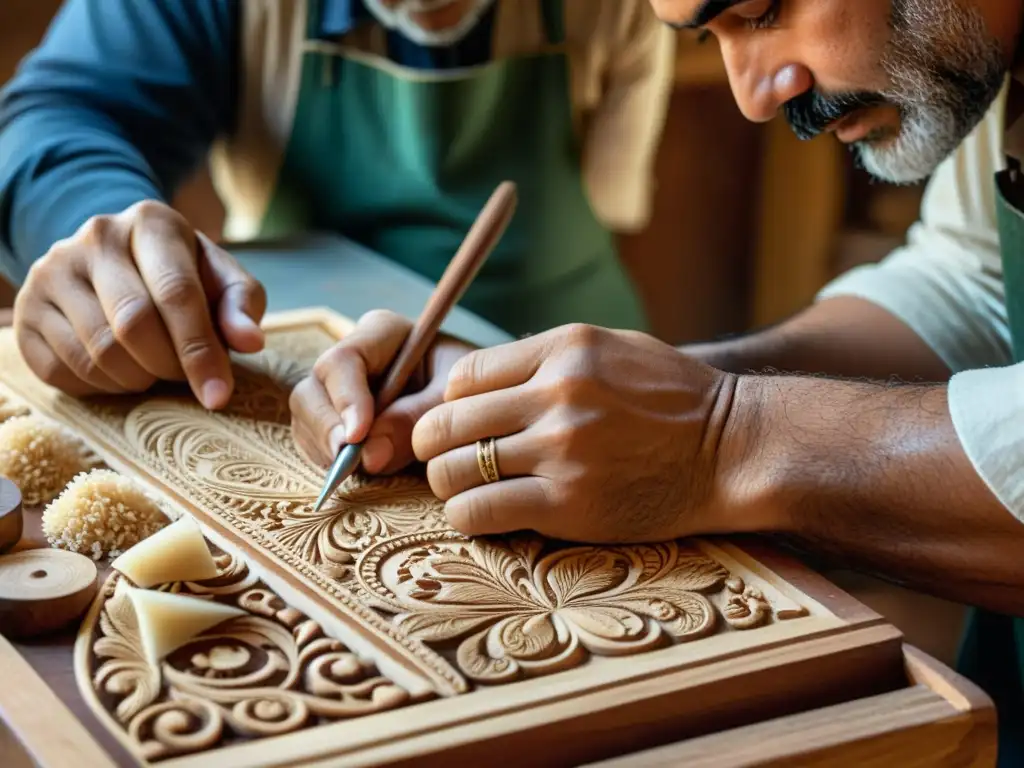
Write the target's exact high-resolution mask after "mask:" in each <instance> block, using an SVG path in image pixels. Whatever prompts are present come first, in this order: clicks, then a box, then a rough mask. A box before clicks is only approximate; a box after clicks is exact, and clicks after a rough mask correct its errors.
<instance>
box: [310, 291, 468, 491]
mask: <svg viewBox="0 0 1024 768" xmlns="http://www.w3.org/2000/svg"><path fill="white" fill-rule="evenodd" d="M411 330H412V323H410V322H409V321H408V320H406V319H405V318H404V317H402V316H400V315H397V314H395V313H393V312H388V311H385V310H376V311H373V312H369V313H367V314H366V315H364V316H363V317H362V319H360V321H359V323H358V324H357V325H356V327H355V329H354V330H353V331H352V332H351V333H350V334H348V335H347V336H346V337H345V338H344V339H343V340H342V341H340V342H339V343H338V344H336V345H335V346H334V347H332V348H331V349H329V350H328V351H327V352H325V353H324V354H323V355H321V357H320V359H319V360H317V362H316V365H315V366H314V367H313V372H312V373H311V374H310V375H309V376H307V377H306V378H305V379H303V380H302V381H301V382H299V384H298V385H297V386H296V387H295V389H294V390H293V392H292V396H291V402H290V407H291V412H292V434H293V435H294V436H295V440H296V442H297V443H298V445H299V448H300V449H301V450H302V451H303V453H305V454H306V456H307V457H308V458H309V459H310V460H311V461H313V462H314V463H315V464H318V465H320V466H323V467H326V466H329V465H330V464H331V462H333V461H334V457H335V456H336V455H337V453H338V451H339V450H340V448H341V446H342V444H344V443H346V442H353V443H355V442H359V441H360V440H363V439H364V438H368V439H367V440H366V444H365V445H364V447H363V455H362V463H363V469H364V470H365V471H366V472H368V473H370V474H385V473H391V472H397V471H398V470H400V469H402V468H404V467H406V466H407V465H409V464H410V463H412V462H413V461H414V460H415V456H414V455H413V452H412V429H413V426H414V425H415V424H416V421H417V419H419V418H420V416H422V415H423V414H424V413H426V412H427V411H428V410H429V409H430V408H432V407H434V406H435V405H438V404H439V403H441V402H442V400H443V398H444V388H445V384H446V382H447V381H448V372H449V371H450V370H451V368H452V366H453V365H454V364H455V363H456V362H457V361H458V360H459V359H460V358H461V357H463V356H464V355H466V354H467V353H468V352H470V351H472V347H469V346H467V345H465V344H462V343H460V342H457V341H454V340H451V339H447V338H442V339H439V340H438V341H437V342H436V343H435V344H434V346H433V348H432V349H431V351H430V353H429V354H428V356H427V360H426V366H425V367H424V369H423V374H424V375H423V376H420V377H418V379H419V380H413V381H410V384H409V387H407V389H408V390H410V391H412V394H409V395H406V396H404V397H400V398H399V399H398V400H396V401H395V402H394V403H392V404H391V405H390V406H389V407H388V408H387V409H386V410H385V411H384V412H383V413H382V414H380V416H378V417H377V418H376V419H375V418H374V396H373V394H372V393H371V389H370V382H371V381H373V382H374V383H375V384H379V383H380V381H381V380H382V378H383V376H384V374H385V372H386V371H387V370H388V368H390V366H391V363H392V361H393V360H394V359H395V357H396V356H397V355H398V350H399V349H400V348H401V346H402V344H403V342H404V341H405V339H406V337H407V336H408V335H409V331H411Z"/></svg>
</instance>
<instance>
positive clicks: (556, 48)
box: [260, 0, 646, 336]
mask: <svg viewBox="0 0 1024 768" xmlns="http://www.w3.org/2000/svg"><path fill="white" fill-rule="evenodd" d="M523 4H524V6H525V5H526V3H525V2H524V3H523ZM309 7H310V9H311V10H310V12H309V19H308V37H309V40H307V46H306V51H305V53H304V59H303V62H302V80H301V86H300V90H299V96H298V104H297V106H296V113H295V121H294V127H293V129H292V135H291V138H290V142H289V145H288V147H287V149H286V152H285V156H284V161H283V166H282V170H281V174H280V177H279V178H280V180H279V182H278V187H277V190H276V192H275V195H274V197H273V199H272V200H271V203H270V206H269V207H268V210H267V214H266V216H265V219H264V221H263V223H262V232H261V233H260V235H261V236H263V237H267V236H274V235H280V234H284V233H288V232H294V231H296V230H301V229H310V228H313V229H321V230H322V229H328V230H332V231H337V232H340V233H342V234H344V235H346V236H347V237H350V238H351V239H353V240H355V241H356V242H359V243H361V244H363V245H365V246H366V247H368V248H370V249H371V250H373V251H376V252H377V253H380V254H382V255H384V256H386V257H387V258H390V259H393V260H394V261H397V262H399V263H401V264H403V265H404V266H406V267H409V268H410V269H412V270H414V271H416V272H418V273H420V274H421V275H424V276H425V277H427V278H429V279H431V280H433V281H437V280H438V279H439V278H440V277H441V274H442V272H443V271H444V269H445V267H446V266H447V264H448V262H449V260H450V259H451V258H452V256H454V254H455V252H456V250H458V247H459V244H460V243H461V241H462V238H463V237H464V236H465V234H466V232H467V230H468V229H469V228H470V226H471V225H472V223H473V220H474V219H475V217H476V215H477V214H478V213H479V211H480V209H481V208H482V207H483V205H484V203H485V202H486V201H487V199H488V197H489V196H490V195H491V193H492V192H493V191H494V188H495V187H496V186H497V185H498V184H499V183H500V182H501V181H503V180H505V179H510V180H512V181H514V182H516V184H517V185H518V187H519V204H518V208H517V211H516V215H515V217H514V218H513V220H512V223H511V225H510V226H509V228H508V230H507V232H506V234H505V236H504V238H503V240H502V241H501V243H500V244H499V245H498V247H497V248H496V249H495V251H494V252H493V253H492V254H491V256H490V258H489V259H488V261H487V263H486V264H485V265H484V267H483V269H482V270H481V271H480V273H479V275H478V277H477V278H476V280H475V281H474V283H473V285H472V286H471V287H470V289H469V291H467V293H466V295H465V297H464V298H463V300H462V302H461V304H462V306H464V307H465V308H467V309H469V310H470V311H472V312H475V313H476V314H478V315H480V316H482V317H484V318H486V319H487V320H490V321H491V322H492V323H494V324H495V325H497V326H499V327H501V328H503V329H504V330H506V331H507V332H509V333H510V334H513V335H516V336H519V335H523V334H527V333H537V332H540V331H544V330H546V329H548V328H551V327H554V326H557V325H563V324H565V323H568V322H586V323H592V324H596V325H603V326H609V327H615V328H629V329H634V330H645V329H646V318H645V316H644V312H643V309H642V306H641V303H640V300H639V297H638V295H637V292H636V290H635V287H634V286H633V284H632V283H631V281H630V279H629V277H628V276H627V274H626V272H625V270H624V269H623V267H622V265H621V262H620V261H619V258H618V253H617V251H616V247H615V243H614V239H613V237H612V235H611V234H610V233H609V232H608V231H607V230H606V229H605V228H604V227H603V226H602V225H601V224H600V223H599V222H598V221H597V219H596V217H595V215H594V213H593V210H592V209H591V207H590V204H589V202H588V200H587V198H586V194H585V192H584V183H583V179H582V175H581V161H580V156H581V151H580V147H579V142H578V141H577V137H576V136H575V131H574V126H573V119H572V109H571V100H570V83H569V63H568V57H567V56H566V52H565V48H566V44H565V31H564V20H563V10H562V2H561V0H540V9H541V12H542V17H543V20H544V26H545V30H546V34H547V40H548V43H549V45H548V46H547V48H546V49H545V50H544V51H543V52H542V53H539V54H537V55H533V56H526V57H522V58H515V59H509V60H501V61H494V62H490V63H488V64H485V65H483V66H477V67H467V68H463V69H457V70H441V71H433V70H431V71H423V70H418V69H411V68H406V67H402V66H399V65H397V64H394V63H391V62H386V61H378V60H377V59H376V58H375V57H371V56H368V55H363V54H358V53H355V54H350V53H347V52H346V51H345V49H343V48H341V47H340V46H334V47H329V46H328V47H326V48H325V45H324V43H323V42H322V41H316V40H315V39H314V38H315V37H316V35H317V32H318V30H319V15H320V14H319V3H318V2H316V0H310V2H309Z"/></svg>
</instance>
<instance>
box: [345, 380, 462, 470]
mask: <svg viewBox="0 0 1024 768" xmlns="http://www.w3.org/2000/svg"><path fill="white" fill-rule="evenodd" d="M442 386H443V383H441V382H438V383H435V384H433V385H431V386H430V387H428V388H427V389H424V390H423V391H422V392H417V393H416V394H414V395H408V396H407V397H403V398H401V399H399V400H396V401H395V402H394V403H393V404H392V405H391V406H390V407H389V408H387V409H386V410H385V411H384V412H383V413H381V415H380V416H378V417H377V418H376V420H375V421H374V422H373V428H372V429H371V430H370V434H369V437H368V439H367V441H366V446H365V447H364V448H363V469H365V470H366V471H367V472H368V473H369V474H372V475H373V474H381V475H389V474H393V473H395V472H398V471H400V470H402V469H405V468H406V467H408V466H409V465H410V464H412V463H413V462H414V461H415V460H416V454H415V453H413V450H412V432H413V429H414V428H415V427H416V423H417V422H418V421H419V420H420V419H421V418H422V417H423V414H425V413H427V412H428V411H429V410H430V409H431V408H433V407H435V406H437V405H438V404H439V403H440V402H441V397H442Z"/></svg>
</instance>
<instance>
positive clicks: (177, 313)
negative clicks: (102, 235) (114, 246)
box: [131, 216, 234, 410]
mask: <svg viewBox="0 0 1024 768" xmlns="http://www.w3.org/2000/svg"><path fill="white" fill-rule="evenodd" d="M131 243H132V255H133V258H134V260H135V264H136V265H137V266H138V268H139V274H140V275H141V276H142V280H143V282H144V283H145V284H146V287H147V289H148V290H149V294H150V295H151V296H152V297H153V300H154V301H155V302H156V307H157V310H158V311H159V313H160V316H161V318H162V319H163V321H164V325H165V326H166V327H167V330H168V332H169V333H170V335H171V340H172V341H173V343H174V348H175V353H176V356H177V358H178V361H179V363H180V364H181V368H182V370H183V371H184V372H185V377H186V378H187V379H188V382H189V385H190V386H191V387H192V391H193V392H194V393H195V395H196V397H197V398H198V399H199V402H201V403H202V404H203V406H204V407H206V408H209V409H211V410H216V409H219V408H223V407H224V406H225V405H227V402H228V400H229V399H230V397H231V390H232V388H233V386H234V377H233V375H232V373H231V366H230V361H229V359H228V354H227V351H226V350H225V349H224V346H223V345H222V344H221V342H220V339H219V338H218V337H217V333H216V331H215V330H214V326H213V320H212V319H211V317H210V310H209V306H208V305H207V302H206V294H205V292H204V290H203V286H202V283H201V281H200V279H199V270H198V268H197V266H196V254H195V248H196V247H197V241H196V239H195V237H193V236H190V235H187V234H186V232H185V229H184V228H183V227H182V226H181V225H179V224H177V223H176V222H175V221H174V220H173V219H168V218H167V217H165V216H159V217H156V216H154V217H149V218H145V217H141V218H140V219H139V222H138V223H137V224H136V226H135V227H133V229H132V241H131Z"/></svg>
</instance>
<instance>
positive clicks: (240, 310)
mask: <svg viewBox="0 0 1024 768" xmlns="http://www.w3.org/2000/svg"><path fill="white" fill-rule="evenodd" d="M196 237H197V238H198V239H199V246H200V247H199V274H200V276H201V277H202V280H203V288H204V289H205V290H206V297H207V299H208V300H209V301H210V304H211V305H213V308H214V310H215V312H216V317H217V324H218V326H219V327H220V332H221V334H222V335H223V336H224V340H225V342H227V345H228V346H229V347H230V348H231V349H233V350H235V351H236V352H259V351H260V350H261V349H263V344H264V341H265V339H264V335H263V330H262V329H261V328H260V322H261V321H262V320H263V313H264V312H266V311H267V292H266V290H265V289H264V287H263V285H262V284H261V283H260V282H258V281H257V280H256V279H255V278H254V277H253V276H252V275H250V274H249V273H248V272H246V271H245V270H244V269H243V268H242V266H241V265H240V264H239V263H238V261H237V260H236V259H235V257H234V256H232V255H231V254H230V253H228V252H227V251H225V250H224V249H223V248H221V247H220V246H218V245H217V244H216V243H214V242H213V241H212V240H211V239H210V238H209V237H207V236H206V235H204V234H203V233H202V232H196Z"/></svg>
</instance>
